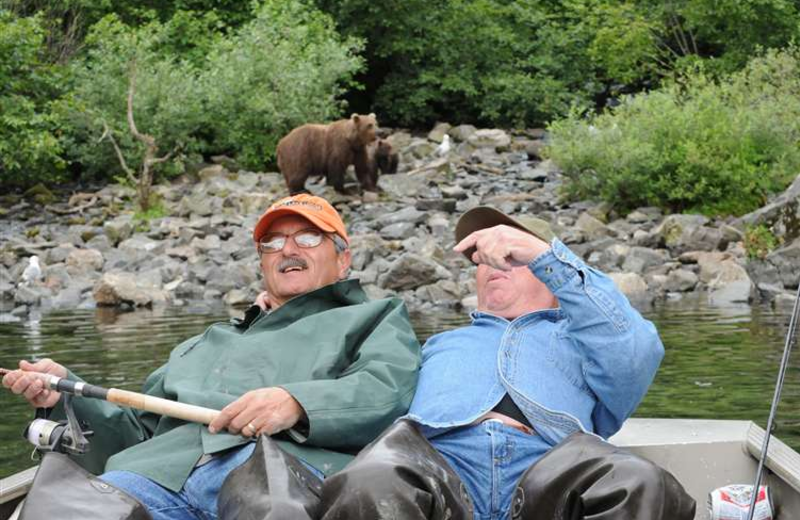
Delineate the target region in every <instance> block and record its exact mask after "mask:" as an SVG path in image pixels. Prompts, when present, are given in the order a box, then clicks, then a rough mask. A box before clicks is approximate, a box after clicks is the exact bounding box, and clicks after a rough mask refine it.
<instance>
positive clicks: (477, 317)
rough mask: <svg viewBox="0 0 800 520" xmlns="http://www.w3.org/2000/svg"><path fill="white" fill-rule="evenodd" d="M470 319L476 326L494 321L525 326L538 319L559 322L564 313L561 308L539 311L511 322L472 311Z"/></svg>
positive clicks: (486, 313)
mask: <svg viewBox="0 0 800 520" xmlns="http://www.w3.org/2000/svg"><path fill="white" fill-rule="evenodd" d="M469 317H470V318H471V319H472V324H473V325H475V324H477V323H479V322H480V321H482V320H486V321H492V322H497V323H502V324H503V325H508V324H511V323H514V324H519V325H524V324H527V323H528V322H530V321H534V320H537V319H543V320H547V321H552V322H557V321H559V320H561V319H563V318H564V311H562V310H561V307H557V308H555V309H541V310H538V311H533V312H529V313H527V314H523V315H522V316H518V317H516V318H514V319H513V320H509V319H508V318H503V317H500V316H496V315H494V314H492V313H489V312H484V311H477V310H476V311H472V312H471V313H470V314H469Z"/></svg>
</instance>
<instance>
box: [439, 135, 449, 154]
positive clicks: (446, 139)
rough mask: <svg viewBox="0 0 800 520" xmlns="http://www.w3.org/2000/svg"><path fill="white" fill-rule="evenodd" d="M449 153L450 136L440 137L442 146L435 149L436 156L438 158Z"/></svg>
mask: <svg viewBox="0 0 800 520" xmlns="http://www.w3.org/2000/svg"><path fill="white" fill-rule="evenodd" d="M449 151H450V136H449V135H447V134H444V137H442V144H440V145H439V146H437V147H436V155H438V156H439V157H443V156H445V155H447V152H449Z"/></svg>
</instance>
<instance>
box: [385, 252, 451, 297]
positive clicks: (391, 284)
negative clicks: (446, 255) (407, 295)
mask: <svg viewBox="0 0 800 520" xmlns="http://www.w3.org/2000/svg"><path fill="white" fill-rule="evenodd" d="M449 277H450V273H449V272H448V271H447V270H446V269H445V268H444V267H442V266H441V265H439V264H438V263H436V262H434V261H433V260H428V259H427V258H423V257H421V256H419V255H416V254H414V253H404V254H402V255H400V257H398V258H397V259H396V260H395V261H394V262H392V264H391V265H390V266H389V270H388V271H387V272H386V273H385V274H383V275H382V276H381V277H380V278H379V279H378V286H380V287H381V288H384V289H391V290H394V291H402V290H406V289H416V288H417V287H422V286H423V285H429V284H432V283H436V282H437V281H439V280H442V279H447V278H449Z"/></svg>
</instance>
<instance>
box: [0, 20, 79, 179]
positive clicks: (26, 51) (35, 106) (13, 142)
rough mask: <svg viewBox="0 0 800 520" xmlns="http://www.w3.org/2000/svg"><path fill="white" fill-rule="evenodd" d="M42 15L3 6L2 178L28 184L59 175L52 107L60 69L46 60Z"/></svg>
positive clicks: (59, 146) (56, 119)
mask: <svg viewBox="0 0 800 520" xmlns="http://www.w3.org/2000/svg"><path fill="white" fill-rule="evenodd" d="M45 53H46V48H45V44H44V30H43V29H42V27H41V24H40V20H39V18H38V17H31V18H18V17H16V16H14V15H12V14H11V13H9V12H7V11H3V10H0V184H1V185H4V186H8V187H24V186H29V185H32V184H36V183H37V182H40V181H44V182H47V181H54V180H58V179H60V178H61V176H62V174H63V172H64V169H65V166H66V163H65V161H64V160H63V158H62V156H61V154H62V143H61V141H60V139H59V132H60V128H61V120H60V119H59V117H58V116H57V115H56V114H55V113H54V112H53V111H52V110H51V99H53V98H56V97H58V96H59V95H60V87H59V78H60V70H59V68H58V67H57V66H54V65H51V64H49V63H47V62H46V61H45V60H44V56H45Z"/></svg>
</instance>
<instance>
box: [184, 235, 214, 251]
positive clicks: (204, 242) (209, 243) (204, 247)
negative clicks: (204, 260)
mask: <svg viewBox="0 0 800 520" xmlns="http://www.w3.org/2000/svg"><path fill="white" fill-rule="evenodd" d="M190 245H191V247H193V248H195V249H196V250H198V251H206V252H207V251H213V250H218V249H219V248H220V247H221V245H222V241H221V240H220V238H219V237H218V236H217V235H208V236H206V237H205V238H197V237H195V238H193V239H192V242H191V243H190Z"/></svg>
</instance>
